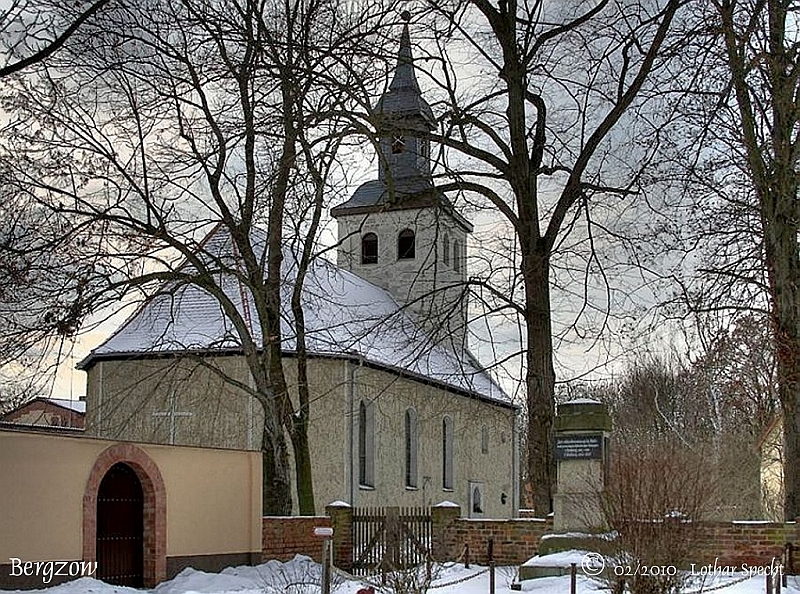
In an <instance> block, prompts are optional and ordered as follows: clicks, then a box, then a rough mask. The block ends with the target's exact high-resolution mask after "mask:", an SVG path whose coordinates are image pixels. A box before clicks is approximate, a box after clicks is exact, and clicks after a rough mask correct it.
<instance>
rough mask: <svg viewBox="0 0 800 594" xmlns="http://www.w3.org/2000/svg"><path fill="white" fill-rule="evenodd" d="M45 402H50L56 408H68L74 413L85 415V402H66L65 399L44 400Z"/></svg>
mask: <svg viewBox="0 0 800 594" xmlns="http://www.w3.org/2000/svg"><path fill="white" fill-rule="evenodd" d="M44 400H46V401H47V402H52V403H53V404H55V405H57V406H61V407H63V408H68V409H69V410H73V411H75V412H78V413H81V414H86V401H85V400H68V399H66V398H44Z"/></svg>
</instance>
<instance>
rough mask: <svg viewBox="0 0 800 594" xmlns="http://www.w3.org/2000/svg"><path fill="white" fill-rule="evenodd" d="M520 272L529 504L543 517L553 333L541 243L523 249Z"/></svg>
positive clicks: (548, 484)
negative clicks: (523, 308) (525, 336)
mask: <svg viewBox="0 0 800 594" xmlns="http://www.w3.org/2000/svg"><path fill="white" fill-rule="evenodd" d="M523 253H524V254H525V255H524V256H523V259H522V273H523V279H524V282H525V303H526V312H527V314H526V318H525V327H526V330H527V334H528V349H527V351H526V357H525V362H526V365H527V372H526V376H525V380H526V387H527V405H528V427H527V429H528V432H527V440H528V463H527V471H528V472H527V474H528V481H529V483H530V485H531V487H532V490H533V507H534V509H535V510H536V513H537V515H539V516H544V515H546V514H548V513H550V512H551V511H552V508H553V489H554V487H555V457H554V454H553V422H554V417H555V405H554V400H553V399H554V390H555V371H554V370H553V334H552V326H551V315H550V258H549V253H548V250H547V248H546V246H544V245H539V246H537V247H535V248H533V249H531V250H530V251H529V250H525V251H524V252H523Z"/></svg>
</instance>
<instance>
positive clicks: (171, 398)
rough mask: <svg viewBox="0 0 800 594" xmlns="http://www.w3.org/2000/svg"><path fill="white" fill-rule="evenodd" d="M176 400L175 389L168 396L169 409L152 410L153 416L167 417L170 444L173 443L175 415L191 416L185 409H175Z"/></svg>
mask: <svg viewBox="0 0 800 594" xmlns="http://www.w3.org/2000/svg"><path fill="white" fill-rule="evenodd" d="M176 400H177V398H175V390H173V391H172V394H170V396H169V410H168V411H164V412H154V413H153V416H154V417H169V443H170V445H175V419H176V418H177V417H191V416H192V414H194V413H190V412H186V411H177V410H175V408H176V404H177V403H176Z"/></svg>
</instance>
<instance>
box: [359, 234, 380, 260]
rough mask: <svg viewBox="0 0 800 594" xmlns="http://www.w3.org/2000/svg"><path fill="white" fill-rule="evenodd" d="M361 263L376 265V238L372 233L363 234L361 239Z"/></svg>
mask: <svg viewBox="0 0 800 594" xmlns="http://www.w3.org/2000/svg"><path fill="white" fill-rule="evenodd" d="M361 263H362V264H377V263H378V236H377V235H375V234H374V233H365V234H364V236H363V237H362V238H361Z"/></svg>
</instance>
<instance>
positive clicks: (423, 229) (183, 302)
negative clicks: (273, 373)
mask: <svg viewBox="0 0 800 594" xmlns="http://www.w3.org/2000/svg"><path fill="white" fill-rule="evenodd" d="M375 111H376V113H377V114H378V116H379V118H380V119H379V124H378V127H377V129H378V133H379V136H380V141H379V155H378V157H379V158H378V171H377V179H374V180H373V181H369V182H367V183H365V184H363V185H361V186H360V187H359V188H358V189H357V190H356V191H355V193H354V194H353V196H352V197H351V198H350V199H349V200H347V201H346V202H344V203H343V204H340V205H338V206H336V207H334V208H333V209H332V210H331V215H332V216H333V217H334V218H335V219H336V221H337V223H338V233H339V244H338V248H337V249H338V251H337V262H336V264H334V263H332V262H329V261H327V260H325V259H323V258H317V259H316V260H314V261H313V262H312V264H311V266H310V269H309V271H308V273H307V276H306V278H305V281H304V285H303V294H302V303H303V309H304V312H305V318H306V320H305V321H306V343H307V350H308V353H309V363H308V372H309V378H308V381H309V389H310V392H311V395H312V402H311V412H310V415H311V416H310V425H309V443H310V449H311V458H312V475H313V481H314V496H315V502H316V505H317V508H318V509H317V512H318V513H319V512H322V511H323V509H324V507H325V505H326V504H329V503H331V502H333V501H344V502H347V503H349V504H350V505H353V506H377V505H395V506H418V505H431V504H436V503H439V502H442V501H452V502H454V503H458V504H460V505H461V508H462V510H464V513H465V514H466V515H468V516H470V517H495V518H503V517H511V516H513V515H515V513H516V511H517V509H518V505H519V504H518V459H517V449H518V443H517V441H518V436H517V427H516V421H517V407H516V406H515V405H514V404H513V403H512V402H511V401H510V398H509V397H508V395H507V394H506V393H505V392H504V391H503V390H502V389H501V388H500V386H499V385H498V384H497V383H496V382H495V381H494V380H493V379H492V377H491V375H490V373H489V372H488V371H487V368H486V367H484V366H483V365H481V364H480V363H479V362H478V361H477V360H476V359H475V357H474V356H473V355H472V354H471V353H470V351H469V350H468V345H467V316H468V312H467V309H468V303H467V298H466V296H467V294H468V292H467V291H466V288H465V281H466V279H467V258H466V255H467V240H468V236H469V234H470V233H471V231H472V226H471V224H470V223H469V222H468V221H467V220H466V219H465V218H464V217H463V216H462V215H461V214H459V213H458V212H457V211H456V209H455V208H454V206H453V204H452V203H451V202H450V200H449V199H448V198H447V196H445V195H444V194H443V193H441V192H439V191H437V190H436V189H435V187H434V183H433V180H432V176H431V146H430V140H428V139H427V138H425V135H426V133H428V132H430V131H432V130H433V129H434V128H435V121H434V116H433V112H432V110H431V107H430V106H429V105H428V103H427V102H426V101H425V99H424V98H423V96H422V92H421V89H420V86H419V83H418V80H417V77H416V74H415V70H414V65H413V58H412V49H411V41H410V38H409V32H408V25H407V24H406V25H404V28H403V32H402V36H401V41H400V51H399V55H398V61H397V66H396V68H395V71H394V73H393V79H392V82H391V84H390V86H389V88H388V90H387V91H386V92H385V93H384V94H383V96H382V97H381V98H380V100H379V102H378V104H377V105H376V109H375ZM398 131H400V132H402V133H399V132H398ZM415 132H416V133H418V134H419V136H417V135H415ZM253 241H254V243H255V244H256V246H257V247H259V248H260V249H266V247H265V246H266V237H265V234H261V236H258V237H254V239H253ZM202 249H203V250H205V252H206V253H207V254H208V255H210V256H211V257H216V258H226V257H228V258H234V257H235V250H233V247H232V243H231V239H230V237H229V235H227V232H226V231H225V230H224V229H222V228H217V229H216V230H214V231H212V232H211V233H210V234H209V236H208V237H207V238H206V240H205V241H204V243H203V248H202ZM284 266H285V271H284V273H283V275H284V278H285V281H284V282H285V290H284V292H283V294H284V296H286V295H291V289H292V287H293V286H294V279H295V278H296V265H295V259H294V257H293V256H292V255H291V254H288V253H287V256H286V257H285V258H284ZM230 276H231V278H225V279H223V284H224V288H225V291H226V294H228V296H229V297H230V299H231V300H232V301H233V302H234V303H236V304H237V306H238V307H240V308H241V311H243V312H245V314H247V315H245V317H248V315H249V314H248V313H247V312H249V311H252V307H250V306H248V301H249V300H251V299H252V296H251V295H250V294H249V293H248V291H247V290H243V289H242V287H241V286H239V285H238V283H237V281H236V279H235V278H233V275H230ZM286 301H288V299H286ZM284 307H285V309H286V313H285V315H284V324H285V325H284V327H283V329H282V330H283V332H282V334H283V337H284V343H283V352H284V361H285V362H286V363H287V365H286V369H287V380H288V382H289V384H290V386H292V385H295V386H296V366H295V365H294V364H293V361H294V358H293V356H294V353H295V344H294V341H293V336H294V332H293V330H292V324H291V321H292V320H291V311H290V308H289V305H288V303H285V304H284ZM254 327H255V328H256V329H257V328H258V324H257V323H256V324H254ZM256 333H257V331H256ZM241 352H242V350H241V348H240V346H238V345H237V339H236V334H235V332H233V329H232V325H231V322H230V320H228V319H227V318H226V316H225V315H224V313H223V312H222V310H221V307H220V305H219V303H218V302H217V301H216V299H214V298H213V297H212V296H210V295H209V294H207V293H206V292H204V291H203V290H202V289H201V288H200V287H198V286H195V285H181V286H175V285H174V284H173V285H169V284H167V285H165V287H164V288H163V289H162V290H161V291H159V292H158V293H157V294H156V295H155V296H154V297H153V298H151V299H149V300H148V301H147V302H146V303H145V304H143V305H142V306H141V307H140V308H139V310H138V311H137V312H136V313H135V314H134V315H133V316H131V318H129V319H128V320H127V321H126V322H125V323H124V324H123V325H122V326H121V327H120V328H119V329H118V330H117V331H116V332H115V333H114V334H113V335H112V336H111V337H110V338H109V339H108V340H106V342H105V343H103V344H102V345H100V346H99V347H98V348H96V349H95V350H94V351H92V353H91V354H90V355H89V356H88V357H87V358H86V359H84V360H83V361H82V362H81V364H80V367H81V368H82V369H84V370H85V371H86V372H87V374H88V386H87V398H86V400H87V402H86V414H87V417H86V430H87V433H88V434H90V435H94V436H98V437H103V438H108V439H126V440H127V439H130V440H138V441H143V442H149V443H167V444H183V445H194V446H205V447H216V448H240V449H251V450H258V449H260V446H261V434H262V426H263V412H262V411H261V406H260V404H259V403H258V401H256V400H255V399H254V398H252V397H251V396H250V395H248V394H247V393H246V391H244V390H242V389H241V388H239V387H237V385H236V382H238V383H239V385H245V386H246V385H252V378H251V377H250V373H249V371H248V369H247V365H246V363H245V361H244V360H243V357H242V356H241ZM223 375H225V376H227V377H229V378H234V379H235V380H236V382H230V381H225V379H223V377H222V376H223ZM295 509H296V506H295Z"/></svg>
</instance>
